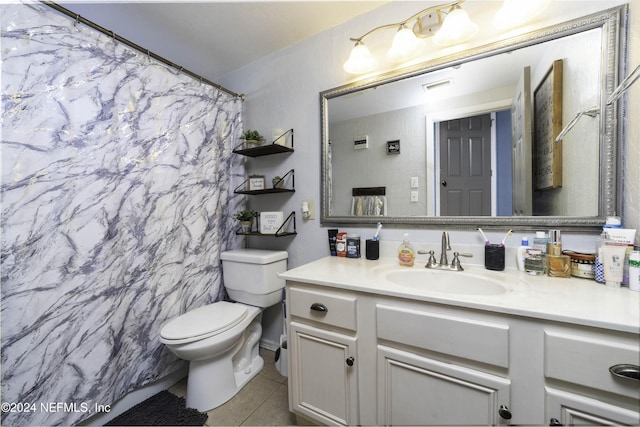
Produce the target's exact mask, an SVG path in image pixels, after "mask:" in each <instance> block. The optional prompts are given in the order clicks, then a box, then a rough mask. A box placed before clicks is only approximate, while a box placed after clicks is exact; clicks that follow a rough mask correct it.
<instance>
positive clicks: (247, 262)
mask: <svg viewBox="0 0 640 427" xmlns="http://www.w3.org/2000/svg"><path fill="white" fill-rule="evenodd" d="M287 258H288V254H287V252H286V251H270V250H265V249H237V250H233V251H226V252H222V253H221V254H220V259H221V260H222V275H223V277H224V287H225V288H226V289H227V293H228V294H229V297H231V299H233V300H234V301H237V302H242V303H245V304H250V305H253V306H256V307H269V306H272V305H274V304H278V303H279V302H280V301H281V300H282V289H283V288H284V280H282V279H279V278H278V276H277V274H278V273H282V272H284V271H286V270H287Z"/></svg>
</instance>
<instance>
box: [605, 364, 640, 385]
mask: <svg viewBox="0 0 640 427" xmlns="http://www.w3.org/2000/svg"><path fill="white" fill-rule="evenodd" d="M609 372H611V373H612V374H613V375H615V376H616V377H620V378H626V379H628V380H636V381H640V366H638V365H629V364H626V363H624V364H621V365H613V366H612V367H610V368H609Z"/></svg>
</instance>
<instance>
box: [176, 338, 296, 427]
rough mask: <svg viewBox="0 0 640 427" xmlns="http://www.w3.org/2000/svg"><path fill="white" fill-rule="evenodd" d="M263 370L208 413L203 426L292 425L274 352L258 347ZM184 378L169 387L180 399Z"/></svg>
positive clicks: (292, 421)
mask: <svg viewBox="0 0 640 427" xmlns="http://www.w3.org/2000/svg"><path fill="white" fill-rule="evenodd" d="M260 355H261V356H262V358H263V359H264V368H263V369H262V371H261V372H260V373H259V374H258V375H256V376H255V378H253V379H252V380H251V381H250V382H249V383H248V384H247V385H246V386H244V388H243V389H242V390H240V392H239V393H238V394H236V395H235V396H234V397H233V398H232V399H231V400H229V401H228V402H227V403H225V404H224V405H222V406H219V407H217V408H215V409H212V410H211V411H208V412H207V414H208V415H209V419H208V420H207V422H206V424H205V425H207V426H294V425H296V418H295V416H294V415H292V414H291V413H290V412H289V400H288V397H287V377H283V376H282V375H280V372H278V370H277V369H276V365H275V353H274V352H273V351H269V350H265V349H263V348H260ZM186 390H187V380H186V379H184V380H182V381H180V382H178V383H177V384H175V385H173V386H172V387H170V388H169V391H170V392H171V393H173V394H175V395H177V396H181V397H183V396H184V395H185V392H186Z"/></svg>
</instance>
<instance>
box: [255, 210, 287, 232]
mask: <svg viewBox="0 0 640 427" xmlns="http://www.w3.org/2000/svg"><path fill="white" fill-rule="evenodd" d="M283 222H284V212H282V211H280V212H260V233H262V234H275V232H276V231H278V229H279V228H280V227H281V226H282V223H283Z"/></svg>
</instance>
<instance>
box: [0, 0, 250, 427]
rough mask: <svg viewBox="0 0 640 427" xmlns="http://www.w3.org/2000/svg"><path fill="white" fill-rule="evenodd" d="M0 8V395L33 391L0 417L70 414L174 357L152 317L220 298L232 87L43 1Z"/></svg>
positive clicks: (234, 170)
mask: <svg viewBox="0 0 640 427" xmlns="http://www.w3.org/2000/svg"><path fill="white" fill-rule="evenodd" d="M0 8H1V15H2V17H1V20H2V80H1V85H2V108H3V110H2V134H1V137H2V138H1V140H2V144H1V146H0V148H1V150H2V151H1V155H2V187H1V190H2V192H1V197H2V198H1V207H2V275H1V281H2V282H1V298H2V300H1V310H2V311H1V315H2V318H1V319H2V326H1V333H2V339H1V345H2V351H1V357H2V360H1V361H2V402H14V403H16V404H18V403H20V404H34V406H32V407H31V408H27V409H31V410H27V411H26V412H25V410H24V409H25V407H24V406H23V407H22V409H23V410H22V411H16V412H5V413H3V414H2V425H13V426H21V425H22V426H24V425H54V424H56V425H59V424H62V425H70V424H74V423H77V422H79V421H81V420H83V419H86V418H88V417H90V416H91V415H93V410H94V407H95V404H102V405H107V404H111V403H113V402H115V401H117V399H119V398H120V397H122V396H123V395H125V394H126V393H127V392H129V391H132V390H134V389H136V388H139V387H140V386H142V385H144V384H148V383H151V382H153V381H155V380H157V379H159V378H161V377H163V376H165V375H168V374H169V373H171V372H173V371H175V370H176V369H179V368H181V367H183V366H184V365H183V363H184V362H182V361H179V360H177V359H176V358H175V357H174V356H172V355H171V354H170V353H169V352H168V351H167V350H166V348H165V347H164V346H163V345H162V344H161V343H160V341H159V339H158V334H159V330H160V327H161V325H162V324H163V323H165V322H166V321H167V320H168V319H171V318H172V317H175V316H177V315H178V314H180V313H183V312H184V311H186V310H187V309H189V308H193V307H196V306H200V305H203V304H206V303H209V302H212V301H215V300H218V299H220V298H221V295H222V294H221V293H222V292H223V288H222V285H221V267H220V262H219V254H220V252H221V251H222V250H225V249H227V248H229V247H237V246H238V244H239V241H237V238H236V237H235V235H234V231H233V228H234V227H233V220H232V217H231V216H232V213H233V211H235V209H236V207H237V206H238V205H240V204H241V203H242V200H241V199H238V198H236V197H233V195H232V189H233V187H232V185H233V181H234V179H235V180H237V179H238V177H241V176H244V166H243V164H242V162H241V160H239V159H237V156H234V155H233V154H232V153H231V150H232V148H233V144H234V141H235V140H236V138H237V136H238V135H239V133H240V131H241V118H240V111H241V102H240V101H239V100H238V99H235V98H233V97H232V96H229V95H227V94H225V93H223V92H221V91H219V90H217V89H215V88H212V87H210V86H207V85H203V84H201V83H200V82H199V81H197V80H194V79H191V78H190V77H188V76H185V75H183V74H181V73H179V72H177V71H176V70H173V69H171V68H169V67H166V66H164V65H162V64H159V63H157V62H154V61H153V60H149V58H148V57H147V56H146V55H144V54H140V53H138V52H135V51H132V50H131V49H129V48H127V47H126V46H124V45H121V44H118V43H117V42H115V41H114V40H112V39H111V38H110V37H107V36H104V35H101V34H99V33H97V32H95V31H93V30H91V29H89V28H88V27H85V26H83V25H81V24H79V25H77V26H76V25H74V22H73V20H72V19H69V18H67V17H65V16H63V15H61V14H59V13H58V12H55V11H53V10H52V9H50V8H48V7H47V6H45V5H42V4H32V3H24V4H4V5H0ZM230 189H231V190H230ZM51 403H56V404H57V403H63V404H65V406H57V407H56V406H53V407H51V406H47V405H50V404H51ZM3 409H4V408H3ZM14 409H17V407H14Z"/></svg>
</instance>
